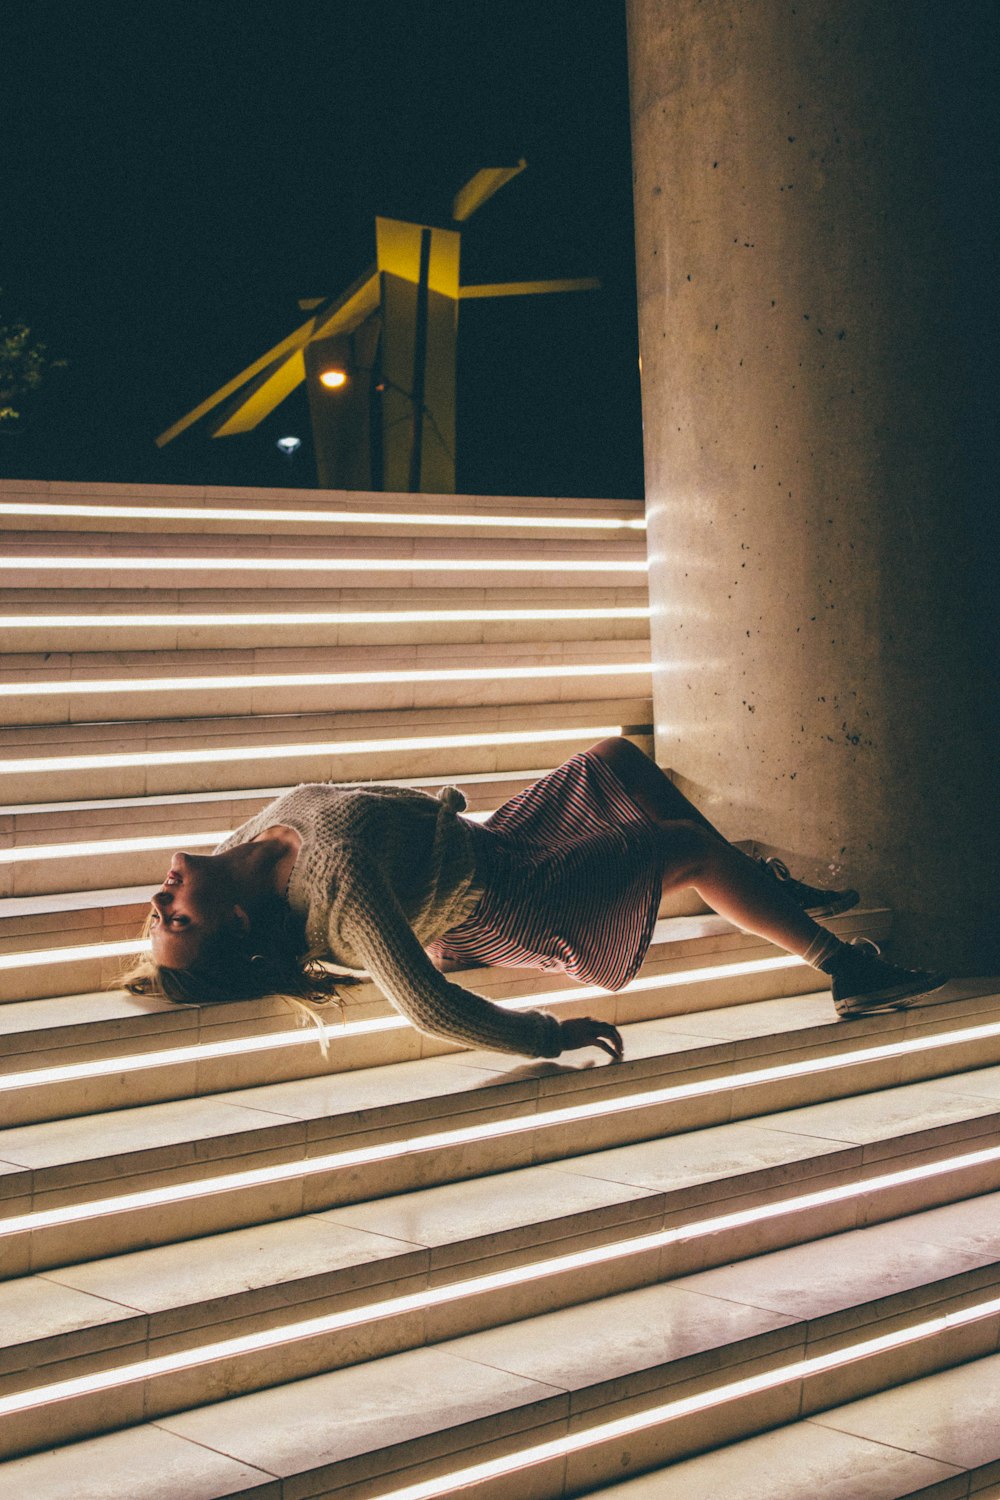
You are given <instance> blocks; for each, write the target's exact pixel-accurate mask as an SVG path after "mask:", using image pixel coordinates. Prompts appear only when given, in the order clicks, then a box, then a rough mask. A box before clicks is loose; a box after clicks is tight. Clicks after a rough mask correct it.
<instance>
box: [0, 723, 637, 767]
mask: <svg viewBox="0 0 1000 1500" xmlns="http://www.w3.org/2000/svg"><path fill="white" fill-rule="evenodd" d="M621 733H622V726H621V725H620V724H615V725H606V724H604V725H599V726H598V727H596V728H594V727H590V728H575V727H574V728H572V729H544V730H543V729H537V730H530V731H529V730H520V729H519V730H495V731H490V732H489V733H486V734H426V735H413V736H410V737H407V738H405V739H389V740H321V741H316V742H314V743H306V744H297V745H230V746H228V747H226V748H221V749H201V750H136V751H133V752H132V753H131V754H125V753H122V754H109V755H42V756H38V758H37V759H33V760H23V759H22V760H0V774H2V773H4V772H6V773H7V774H13V773H23V772H25V771H33V772H39V773H40V774H44V773H49V772H58V771H90V770H113V769H120V768H123V767H129V766H135V767H138V766H195V765H207V764H212V763H215V764H225V763H226V762H230V761H246V760H253V761H257V760H289V759H295V758H297V757H303V758H307V757H310V756H318V755H374V754H378V753H379V752H382V751H397V750H451V749H455V750H461V749H467V748H471V747H473V746H482V745H486V746H489V745H539V744H546V743H548V742H549V741H562V740H581V739H582V740H584V741H585V742H586V741H592V740H601V739H608V738H610V737H612V736H614V735H620V734H621Z"/></svg>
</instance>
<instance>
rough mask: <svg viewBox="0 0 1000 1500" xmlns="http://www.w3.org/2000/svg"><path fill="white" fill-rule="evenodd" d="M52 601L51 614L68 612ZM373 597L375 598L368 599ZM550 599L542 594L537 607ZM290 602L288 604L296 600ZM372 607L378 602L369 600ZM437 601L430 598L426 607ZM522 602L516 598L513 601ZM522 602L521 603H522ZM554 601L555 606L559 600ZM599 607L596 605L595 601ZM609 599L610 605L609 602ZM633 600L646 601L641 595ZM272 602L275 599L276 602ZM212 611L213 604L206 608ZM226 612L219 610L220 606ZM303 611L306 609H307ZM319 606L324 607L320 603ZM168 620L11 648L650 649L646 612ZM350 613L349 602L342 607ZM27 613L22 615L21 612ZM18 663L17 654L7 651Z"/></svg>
mask: <svg viewBox="0 0 1000 1500" xmlns="http://www.w3.org/2000/svg"><path fill="white" fill-rule="evenodd" d="M58 602H59V601H58V600H56V601H54V607H53V610H52V613H53V614H57V613H59V614H64V613H66V610H65V608H63V609H62V610H60V609H59V608H58ZM368 602H369V603H370V601H368ZM545 603H546V602H545V600H544V599H541V600H539V601H538V605H537V607H538V608H539V609H544V608H545ZM294 607H295V606H294V605H291V606H290V608H294ZM370 607H371V611H372V612H374V611H375V610H376V609H378V604H377V602H376V603H374V604H371V603H370ZM432 607H434V606H432V605H428V608H432ZM436 607H437V608H438V609H441V610H444V609H450V608H453V609H459V608H460V607H461V606H460V605H452V604H451V603H450V601H439V602H438V604H437V606H436ZM512 607H518V606H512ZM520 607H521V608H524V607H525V606H524V605H521V606H520ZM553 607H555V608H558V607H559V605H558V603H557V602H555V603H554V604H553ZM594 607H595V608H597V607H599V606H597V605H595V606H594ZM605 607H608V606H605ZM628 607H634V608H641V607H642V605H641V602H637V603H636V605H634V606H628ZM272 608H273V606H272ZM205 612H206V613H209V611H205ZM219 612H220V613H221V611H219ZM303 612H304V611H303ZM315 612H316V613H318V612H319V610H318V609H317V610H316V611H315ZM174 613H175V614H176V619H175V620H173V621H172V622H171V623H170V624H169V625H161V624H156V623H150V624H146V623H144V622H143V621H142V619H141V618H137V619H136V621H135V624H128V625H114V626H100V625H74V626H62V625H60V626H54V625H38V626H33V625H27V626H25V625H19V626H18V627H17V629H16V630H9V631H8V632H7V647H8V650H9V651H10V652H12V653H16V654H18V655H24V656H27V655H29V654H30V653H32V652H34V653H43V652H46V651H49V652H52V651H55V652H58V653H59V654H60V655H63V654H66V655H69V654H71V653H74V652H76V653H82V652H90V653H96V652H100V653H102V654H111V653H122V652H130V651H135V652H138V651H141V652H151V651H157V650H159V651H160V652H161V653H164V654H166V653H170V652H178V653H183V654H187V653H190V652H196V651H220V652H222V651H225V652H234V651H235V652H241V651H242V652H246V651H252V650H259V651H268V652H272V653H273V652H275V651H276V650H279V651H280V650H281V649H282V648H285V649H291V648H296V649H300V650H315V651H330V650H336V649H338V648H339V649H341V650H344V649H351V648H353V649H356V650H365V651H367V650H370V649H371V648H372V647H374V646H398V647H400V648H403V647H406V648H410V647H413V646H432V645H469V646H477V645H480V644H487V645H489V644H492V643H495V642H532V641H536V640H539V639H544V640H546V641H635V642H641V643H642V644H643V645H644V646H645V648H646V649H647V650H648V649H649V622H648V620H646V619H644V618H643V617H641V616H640V617H637V618H633V617H631V616H628V615H626V616H624V617H623V618H619V619H604V618H598V619H587V618H582V619H569V620H563V619H551V620H548V619H542V620H417V621H409V622H404V621H400V622H398V623H397V622H394V621H392V620H388V621H385V620H383V621H377V622H370V623H367V622H360V623H358V624H355V625H352V624H338V623H337V622H336V621H333V622H331V623H326V622H322V621H321V622H318V623H312V622H307V623H301V624H300V623H297V622H294V621H286V620H283V619H282V618H281V615H280V614H278V615H277V616H276V618H273V619H272V618H268V617H267V616H264V617H258V618H257V619H256V621H254V623H252V624H246V625H244V624H240V625H235V624H233V625H227V624H226V623H225V622H224V621H222V622H220V623H217V624H215V623H213V624H205V625H198V624H188V623H187V622H186V621H185V619H184V615H183V612H180V611H175V612H174ZM234 613H235V611H234ZM345 613H346V610H345ZM22 618H25V616H24V615H23V614H22ZM7 660H8V662H9V663H10V664H13V658H12V657H8V658H7Z"/></svg>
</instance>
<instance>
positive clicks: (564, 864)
mask: <svg viewBox="0 0 1000 1500" xmlns="http://www.w3.org/2000/svg"><path fill="white" fill-rule="evenodd" d="M471 827H472V828H473V830H474V836H475V840H476V874H477V878H478V879H479V880H481V881H482V883H483V884H484V886H485V890H484V893H483V896H482V898H481V899H480V901H479V904H478V906H477V907H476V909H475V911H474V912H473V913H472V915H471V916H470V917H468V918H467V919H466V920H465V921H464V922H462V923H461V925H460V926H458V927H452V928H451V929H450V930H449V931H448V932H446V933H445V934H444V936H443V937H442V938H440V939H438V941H437V942H436V943H435V944H433V945H432V946H431V948H430V949H429V950H428V951H429V952H430V953H432V954H434V955H438V956H440V957H441V958H443V959H447V960H450V961H454V962H457V963H459V964H461V963H463V962H465V963H474V964H496V965H501V966H504V967H511V968H530V969H545V970H548V971H550V972H555V973H562V974H568V975H570V976H571V977H572V978H573V979H576V980H579V981H580V982H581V983H584V984H594V985H598V986H599V987H600V988H601V989H605V990H620V989H622V988H623V987H624V986H625V985H626V984H628V983H629V982H630V980H632V979H634V978H635V975H636V973H637V972H638V970H639V967H640V965H641V964H642V961H643V959H644V958H645V956H646V951H647V949H648V948H649V944H650V941H651V939H652V936H653V927H654V924H655V922H656V913H657V909H658V907H659V903H660V893H661V883H662V868H663V856H662V852H661V844H660V837H659V833H658V830H657V827H656V824H655V823H654V822H653V820H652V819H651V818H650V817H649V816H648V814H647V813H645V812H644V811H643V809H642V808H641V807H639V806H638V805H637V804H636V803H635V802H633V801H632V798H631V797H630V796H629V795H628V793H627V792H626V790H625V788H624V787H623V786H622V784H621V782H620V781H619V780H618V777H617V776H616V775H615V773H614V772H613V771H612V770H611V768H610V766H608V765H607V764H606V762H605V761H603V760H601V759H600V757H599V756H596V755H592V754H591V753H590V752H589V751H584V752H583V753H582V754H580V755H574V756H573V758H572V760H568V761H567V762H566V764H565V765H562V766H560V767H559V768H558V770H555V771H552V772H550V773H549V775H547V776H544V777H542V779H541V780H540V781H537V782H536V783H535V784H534V786H530V787H528V788H527V789H526V790H525V791H523V792H520V793H519V794H518V795H517V796H516V797H512V798H511V800H510V801H509V802H505V803H504V804H503V806H502V807H500V808H498V809H497V811H496V812H495V813H492V814H491V815H490V817H489V818H487V819H486V821H485V822H484V823H481V824H476V823H473V824H472V825H471Z"/></svg>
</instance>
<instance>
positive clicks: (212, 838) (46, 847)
mask: <svg viewBox="0 0 1000 1500" xmlns="http://www.w3.org/2000/svg"><path fill="white" fill-rule="evenodd" d="M271 800H273V799H271ZM489 816H490V814H489V813H487V812H464V813H463V814H462V817H463V818H465V819H467V820H468V821H469V822H472V823H482V822H483V821H484V819H486V818H488V817H489ZM232 831H233V830H232V829H231V828H216V829H213V830H212V831H211V832H209V833H206V832H205V831H204V830H202V831H201V832H200V833H160V834H156V835H152V836H151V835H146V834H140V835H137V836H136V837H135V838H130V839H89V840H88V841H87V842H86V843H76V844H20V845H18V846H17V847H16V848H14V849H0V865H18V864H29V863H30V864H34V863H35V861H36V860H39V859H87V858H89V857H90V855H92V854H97V855H105V854H152V853H155V852H156V850H158V849H170V850H174V849H206V848H212V847H214V846H215V845H216V844H221V843H222V840H223V839H224V838H228V837H229V835H230V833H232Z"/></svg>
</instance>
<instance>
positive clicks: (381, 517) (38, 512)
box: [0, 501, 646, 531]
mask: <svg viewBox="0 0 1000 1500" xmlns="http://www.w3.org/2000/svg"><path fill="white" fill-rule="evenodd" d="M0 516H91V517H98V518H101V517H103V518H107V519H108V520H111V521H115V520H125V519H129V520H154V521H308V522H317V523H320V524H324V523H325V524H333V525H340V524H352V525H353V524H355V523H358V522H360V523H362V524H363V525H366V526H369V525H372V526H518V527H520V526H523V527H524V528H525V529H534V530H539V529H550V528H555V529H556V530H560V531H564V530H570V529H573V530H576V529H577V528H580V529H583V530H588V531H622V530H625V531H645V529H646V522H645V519H643V518H642V517H635V516H633V517H628V516H623V517H622V518H621V519H618V518H616V517H614V516H535V515H523V516H517V515H515V516H497V515H491V514H477V515H450V514H445V513H444V512H441V513H440V514H432V513H426V514H420V513H417V512H411V511H379V510H361V511H357V510H252V509H249V508H242V509H241V508H233V507H226V508H222V507H221V506H202V507H196V506H167V505H149V506H146V505H53V504H37V505H36V504H33V503H31V502H27V501H26V502H17V501H3V502H2V503H0Z"/></svg>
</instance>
